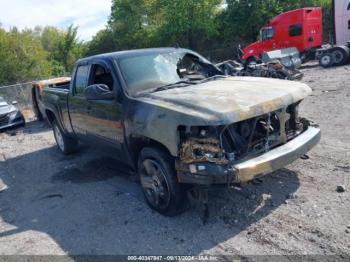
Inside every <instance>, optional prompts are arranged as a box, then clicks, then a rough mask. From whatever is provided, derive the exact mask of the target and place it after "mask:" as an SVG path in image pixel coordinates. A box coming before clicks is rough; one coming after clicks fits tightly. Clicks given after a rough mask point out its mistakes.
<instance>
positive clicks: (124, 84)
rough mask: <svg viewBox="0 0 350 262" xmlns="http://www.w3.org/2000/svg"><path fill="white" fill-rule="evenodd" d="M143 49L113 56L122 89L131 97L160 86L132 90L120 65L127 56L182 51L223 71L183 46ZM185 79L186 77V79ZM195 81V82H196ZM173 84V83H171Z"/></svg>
mask: <svg viewBox="0 0 350 262" xmlns="http://www.w3.org/2000/svg"><path fill="white" fill-rule="evenodd" d="M140 51H141V50H138V52H134V53H128V54H123V55H120V56H117V57H113V58H112V61H113V63H114V64H115V67H116V68H117V71H118V75H119V77H120V78H121V82H122V89H123V90H124V92H125V93H126V94H127V95H128V96H130V97H134V98H135V97H138V96H140V95H142V94H148V93H152V90H154V89H155V88H157V87H158V86H154V87H152V88H146V89H145V92H136V93H135V92H131V90H130V87H129V86H128V83H127V81H126V79H125V76H124V72H123V70H122V67H121V65H120V62H121V60H123V59H126V58H135V57H142V56H147V55H157V54H171V53H181V54H183V55H184V56H185V55H186V54H190V55H194V56H196V57H198V58H199V59H200V61H201V62H203V63H205V64H208V65H210V66H212V67H213V68H215V70H217V71H218V72H221V71H220V69H219V68H218V67H217V66H216V65H215V64H213V63H212V62H210V61H209V60H208V59H206V58H205V57H203V56H202V55H200V54H198V53H196V52H194V51H192V50H189V49H183V48H180V49H160V50H157V49H153V50H152V49H150V50H147V49H145V50H144V52H140ZM184 80H185V79H184ZM194 83H195V82H194ZM170 84H172V83H170Z"/></svg>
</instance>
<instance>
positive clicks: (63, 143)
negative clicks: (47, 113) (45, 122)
mask: <svg viewBox="0 0 350 262" xmlns="http://www.w3.org/2000/svg"><path fill="white" fill-rule="evenodd" d="M52 129H53V134H54V136H55V140H56V144H57V147H58V149H59V150H60V151H61V152H62V153H63V154H65V155H69V154H71V153H74V152H75V151H76V150H77V147H78V140H77V139H74V138H71V137H68V136H67V135H66V134H65V133H64V132H63V131H62V129H61V127H60V125H59V124H58V123H57V120H56V119H54V120H53V121H52Z"/></svg>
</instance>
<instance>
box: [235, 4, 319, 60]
mask: <svg viewBox="0 0 350 262" xmlns="http://www.w3.org/2000/svg"><path fill="white" fill-rule="evenodd" d="M322 44H323V27H322V9H321V8H320V7H310V8H301V9H297V10H293V11H288V12H285V13H282V14H280V15H278V16H276V17H275V18H273V19H272V20H271V21H270V22H269V23H268V24H267V25H266V26H264V27H263V28H262V29H261V30H260V36H259V40H258V41H257V42H255V43H252V44H250V45H248V46H247V47H245V48H244V49H243V55H242V58H243V60H244V61H246V62H247V63H248V64H249V63H251V62H256V61H259V60H260V59H261V57H262V55H263V53H265V52H269V51H273V50H278V49H285V48H289V47H296V48H297V49H298V51H299V52H300V54H302V57H303V59H304V60H305V59H307V58H308V57H314V54H315V51H316V49H317V48H320V47H321V45H322Z"/></svg>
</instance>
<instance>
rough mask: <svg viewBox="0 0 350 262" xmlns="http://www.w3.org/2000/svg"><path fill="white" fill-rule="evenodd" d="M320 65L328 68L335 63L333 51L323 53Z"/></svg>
mask: <svg viewBox="0 0 350 262" xmlns="http://www.w3.org/2000/svg"><path fill="white" fill-rule="evenodd" d="M319 63H320V66H322V67H324V68H327V67H331V66H332V65H333V56H332V54H331V53H323V54H322V55H321V57H320V61H319Z"/></svg>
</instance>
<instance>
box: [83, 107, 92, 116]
mask: <svg viewBox="0 0 350 262" xmlns="http://www.w3.org/2000/svg"><path fill="white" fill-rule="evenodd" d="M91 111H92V108H91V107H90V106H88V107H86V108H85V113H87V114H90V113H91Z"/></svg>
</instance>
